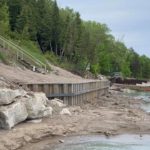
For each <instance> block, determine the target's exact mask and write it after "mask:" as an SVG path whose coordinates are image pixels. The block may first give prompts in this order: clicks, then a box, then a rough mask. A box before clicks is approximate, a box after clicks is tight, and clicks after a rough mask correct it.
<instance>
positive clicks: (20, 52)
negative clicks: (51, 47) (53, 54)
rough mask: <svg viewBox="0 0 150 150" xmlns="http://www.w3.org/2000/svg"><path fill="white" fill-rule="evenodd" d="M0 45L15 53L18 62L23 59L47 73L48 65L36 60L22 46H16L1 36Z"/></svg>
mask: <svg viewBox="0 0 150 150" xmlns="http://www.w3.org/2000/svg"><path fill="white" fill-rule="evenodd" d="M0 45H1V46H2V47H3V48H4V49H7V50H11V51H14V52H15V54H16V58H17V60H19V59H22V60H25V61H26V62H28V63H30V64H32V65H33V66H35V67H38V68H40V69H42V70H43V71H45V72H46V71H47V67H46V64H44V63H43V62H41V61H40V60H38V59H37V58H35V57H34V56H33V55H31V54H30V53H29V52H27V51H26V50H24V49H23V48H21V47H20V46H18V45H16V44H15V43H13V42H12V41H10V40H8V39H6V38H4V37H3V36H1V35H0Z"/></svg>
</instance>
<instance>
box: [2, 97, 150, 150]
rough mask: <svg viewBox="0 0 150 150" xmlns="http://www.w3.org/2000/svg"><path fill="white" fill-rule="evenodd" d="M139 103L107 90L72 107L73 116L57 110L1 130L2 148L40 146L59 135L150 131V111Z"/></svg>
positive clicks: (37, 148) (29, 149)
mask: <svg viewBox="0 0 150 150" xmlns="http://www.w3.org/2000/svg"><path fill="white" fill-rule="evenodd" d="M139 107H140V101H138V100H135V99H129V98H125V97H121V96H118V95H115V94H108V95H107V96H102V97H101V98H99V99H98V100H95V101H93V102H92V103H90V102H87V103H86V104H85V105H83V106H81V107H79V106H75V107H69V110H70V112H71V114H72V115H71V116H70V115H60V114H54V115H53V116H52V117H49V118H45V119H43V121H42V122H41V123H36V124H33V123H29V122H25V123H21V124H19V125H17V126H16V127H15V128H14V129H12V130H10V131H4V130H1V132H0V146H1V148H0V149H1V150H15V149H20V150H21V149H22V150H41V149H42V148H43V146H44V145H46V144H48V143H50V141H53V140H54V139H55V138H53V137H56V136H60V137H61V136H69V135H81V134H82V135H83V134H105V135H106V136H111V135H116V134H123V133H135V134H140V135H142V134H145V133H149V132H150V115H149V114H147V113H145V112H144V111H142V110H141V109H139ZM61 138H62V137H61ZM55 142H59V138H58V140H55Z"/></svg>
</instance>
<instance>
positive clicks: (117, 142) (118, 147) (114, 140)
mask: <svg viewBox="0 0 150 150" xmlns="http://www.w3.org/2000/svg"><path fill="white" fill-rule="evenodd" d="M45 150H48V149H45ZM49 150H150V136H149V135H144V136H142V137H140V136H139V135H121V136H115V137H110V138H106V137H105V136H76V137H70V138H66V139H65V141H64V143H63V144H58V145H55V146H54V147H53V148H51V149H49Z"/></svg>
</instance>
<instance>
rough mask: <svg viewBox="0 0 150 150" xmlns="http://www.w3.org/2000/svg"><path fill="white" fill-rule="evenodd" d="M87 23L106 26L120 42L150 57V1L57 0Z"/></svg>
mask: <svg viewBox="0 0 150 150" xmlns="http://www.w3.org/2000/svg"><path fill="white" fill-rule="evenodd" d="M57 3H58V6H59V7H62V8H65V7H67V6H68V7H70V8H73V9H74V11H78V12H79V13H80V15H81V18H82V19H83V20H92V21H97V22H100V23H105V24H107V26H108V27H109V28H110V30H111V34H112V35H114V36H115V38H116V40H120V41H122V42H124V43H125V45H126V46H127V47H128V48H130V47H132V48H133V49H134V50H135V51H136V52H137V53H139V54H140V55H143V54H145V55H146V56H148V57H150V0H57Z"/></svg>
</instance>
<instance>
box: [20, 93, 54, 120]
mask: <svg viewBox="0 0 150 150" xmlns="http://www.w3.org/2000/svg"><path fill="white" fill-rule="evenodd" d="M47 101H48V99H47V97H46V96H45V94H44V93H34V94H33V95H32V96H30V97H28V98H24V100H23V102H24V103H25V106H26V108H27V112H28V118H29V119H36V118H42V117H46V116H50V115H52V111H53V110H52V108H51V107H47Z"/></svg>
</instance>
